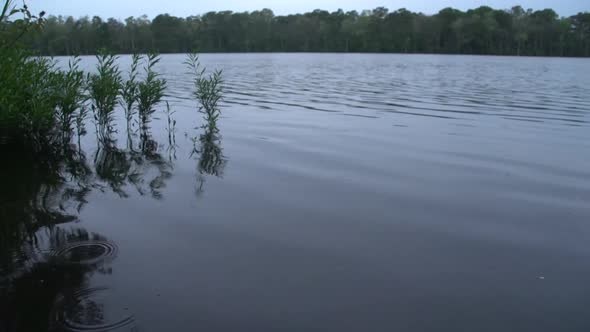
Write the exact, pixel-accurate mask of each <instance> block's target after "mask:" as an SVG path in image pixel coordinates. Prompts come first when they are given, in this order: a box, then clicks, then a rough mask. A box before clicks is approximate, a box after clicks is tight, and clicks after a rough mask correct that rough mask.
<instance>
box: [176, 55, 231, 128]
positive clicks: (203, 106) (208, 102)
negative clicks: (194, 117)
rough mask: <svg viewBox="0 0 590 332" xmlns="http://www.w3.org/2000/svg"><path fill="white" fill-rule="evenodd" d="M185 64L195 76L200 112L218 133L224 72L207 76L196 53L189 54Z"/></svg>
mask: <svg viewBox="0 0 590 332" xmlns="http://www.w3.org/2000/svg"><path fill="white" fill-rule="evenodd" d="M184 64H185V65H186V66H187V67H188V68H189V70H190V74H191V75H192V76H193V84H194V91H193V95H194V96H195V98H196V99H197V100H198V101H199V103H200V107H199V111H200V112H201V113H203V114H204V119H205V121H206V122H207V124H206V125H207V127H208V128H209V130H210V131H217V130H218V129H217V119H219V117H220V116H221V110H220V109H219V102H220V101H221V100H222V97H223V77H222V74H223V72H222V70H216V71H214V72H213V73H212V74H210V75H208V76H207V75H206V74H205V72H206V68H202V67H201V64H200V62H199V56H198V55H197V54H195V53H191V54H188V55H187V60H186V61H185V62H184Z"/></svg>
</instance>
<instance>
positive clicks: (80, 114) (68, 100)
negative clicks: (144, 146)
mask: <svg viewBox="0 0 590 332" xmlns="http://www.w3.org/2000/svg"><path fill="white" fill-rule="evenodd" d="M79 63H80V59H79V58H77V57H75V58H73V59H72V60H70V61H69V64H68V70H67V71H63V72H59V74H58V75H56V78H57V84H58V89H57V93H58V101H57V107H56V115H57V118H58V121H59V125H60V127H61V135H62V138H63V139H64V140H66V141H69V139H70V138H71V135H72V131H73V128H72V125H73V124H74V121H75V124H76V128H77V134H78V135H81V134H82V133H83V121H82V120H83V119H81V118H84V117H85V108H84V102H85V101H86V95H85V91H84V84H85V80H84V72H83V71H81V70H80V68H79Z"/></svg>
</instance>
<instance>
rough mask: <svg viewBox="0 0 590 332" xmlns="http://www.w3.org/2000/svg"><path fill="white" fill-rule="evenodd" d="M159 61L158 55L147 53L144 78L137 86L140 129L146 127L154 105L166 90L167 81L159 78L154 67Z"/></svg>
mask: <svg viewBox="0 0 590 332" xmlns="http://www.w3.org/2000/svg"><path fill="white" fill-rule="evenodd" d="M159 62H160V57H159V55H157V54H153V53H152V54H148V55H147V66H146V67H145V68H144V70H145V79H144V80H143V81H142V82H140V83H139V84H138V86H137V89H138V100H137V101H138V105H137V110H138V112H139V119H140V122H141V125H142V130H145V129H147V126H148V124H149V122H150V121H151V116H152V114H154V112H155V111H156V109H155V106H156V105H157V104H159V103H160V102H161V101H162V98H164V91H165V90H166V85H167V82H166V80H165V79H163V78H160V74H158V73H157V72H156V71H155V70H154V67H155V66H156V65H157V64H158V63H159Z"/></svg>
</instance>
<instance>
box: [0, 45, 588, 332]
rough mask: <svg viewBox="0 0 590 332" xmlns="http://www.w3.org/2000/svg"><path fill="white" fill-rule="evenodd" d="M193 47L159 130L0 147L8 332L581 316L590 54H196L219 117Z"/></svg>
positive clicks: (173, 77) (174, 60) (173, 64)
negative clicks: (211, 79)
mask: <svg viewBox="0 0 590 332" xmlns="http://www.w3.org/2000/svg"><path fill="white" fill-rule="evenodd" d="M129 60H130V59H129V57H122V58H121V61H122V62H124V61H129ZM183 60H184V56H183V55H166V56H164V57H163V58H162V63H161V65H162V72H163V73H164V74H163V75H164V76H165V78H166V79H167V81H168V82H169V84H170V87H171V88H170V90H169V92H170V96H168V97H167V98H168V101H169V102H170V112H166V111H167V109H166V108H165V105H160V108H159V109H158V112H156V113H155V114H154V117H153V121H152V122H150V125H151V128H148V130H143V129H144V128H141V127H139V126H138V124H136V123H127V121H126V119H125V118H124V114H123V112H122V111H121V112H118V113H117V114H119V118H118V119H116V121H115V122H113V126H114V128H115V129H116V130H117V131H118V132H114V133H113V134H112V135H111V137H110V138H109V140H108V142H103V143H102V144H97V142H96V137H95V133H94V130H92V128H93V126H92V123H90V122H89V123H88V124H87V126H86V128H88V129H89V133H88V134H87V135H86V136H84V137H82V138H81V139H80V140H78V138H77V137H74V138H73V139H72V141H73V142H74V143H76V144H75V145H74V146H66V147H60V148H55V147H51V146H49V147H46V151H43V152H42V153H40V154H38V155H32V154H29V153H26V152H25V151H26V149H25V148H24V147H22V146H19V145H18V144H16V143H14V142H12V143H10V144H8V143H6V144H1V145H0V149H1V151H0V152H1V155H2V156H3V157H4V156H10V158H4V159H3V162H2V163H0V177H1V179H0V180H1V181H0V183H1V184H2V185H1V186H0V219H1V221H2V222H1V223H0V270H1V272H0V276H1V277H0V292H1V294H0V306H1V307H0V331H1V332H5V331H7V332H8V331H10V332H13V331H45V330H47V328H49V327H52V328H54V329H56V330H66V331H68V330H69V331H71V330H75V331H76V330H77V331H80V330H95V331H104V330H115V331H126V330H132V329H140V330H141V331H193V330H194V331H294V332H296V331H351V332H352V331H355V332H356V331H444V332H455V331H486V332H487V331H489V332H495V331H513V330H515V329H516V330H519V331H527V332H528V331H531V332H532V331H535V332H539V331H542V332H553V331H575V332H578V331H579V332H587V331H590V328H589V327H590V318H589V317H590V315H589V314H588V313H589V311H588V308H589V307H590V303H589V299H590V298H589V297H588V294H590V286H589V285H588V282H587V281H588V280H589V279H590V265H589V264H588V262H589V261H590V247H589V246H588V239H589V238H590V225H589V223H588V220H590V204H588V197H590V181H588V179H590V172H589V170H590V158H589V157H590V145H589V144H588V142H590V131H589V130H588V127H590V121H589V119H590V117H589V116H590V75H587V73H588V70H589V68H590V66H588V60H584V59H543V58H535V59H525V58H499V57H462V56H460V57H447V56H426V55H424V56H422V55H415V56H414V55H412V56H402V55H333V54H332V55H329V54H325V55H319V54H313V55H310V54H296V55H290V54H289V55H285V54H248V55H243V54H240V55H227V54H215V55H213V54H212V55H204V56H203V57H202V61H203V63H204V64H206V65H207V67H209V68H223V69H224V73H226V75H227V76H226V81H227V85H226V87H227V89H226V90H225V91H226V94H225V95H224V97H225V99H224V101H223V102H222V104H221V106H222V107H223V111H224V112H223V117H222V118H221V122H220V124H221V125H222V132H218V131H215V130H211V128H210V127H208V126H205V127H201V125H202V124H203V123H204V122H206V121H202V120H201V114H200V113H198V109H196V105H195V101H194V99H193V98H192V97H191V93H192V89H193V84H192V82H191V78H190V77H187V76H186V75H185V74H183V73H184V72H185V71H186V69H185V68H184V66H183V65H182V61H183ZM93 61H94V60H93V58H90V57H88V58H85V59H83V61H82V64H83V65H87V66H88V67H89V68H94V64H93ZM125 66H126V64H124V63H122V64H121V68H124V67H125ZM544 68H548V69H549V70H548V71H546V70H544ZM172 111H176V113H174V114H173V115H172V116H170V117H168V114H169V113H170V114H171V113H172ZM158 117H160V119H157V118H158ZM167 118H168V119H167ZM175 120H176V121H175ZM195 127H196V128H195ZM125 128H129V130H125ZM105 143H108V144H105ZM228 160H229V161H228ZM425 317H426V318H427V319H425Z"/></svg>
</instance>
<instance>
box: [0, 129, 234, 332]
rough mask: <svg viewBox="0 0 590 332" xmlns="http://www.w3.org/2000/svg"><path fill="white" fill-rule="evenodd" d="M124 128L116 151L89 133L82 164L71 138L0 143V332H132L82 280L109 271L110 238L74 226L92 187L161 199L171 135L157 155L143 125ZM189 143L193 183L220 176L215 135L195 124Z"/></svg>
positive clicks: (123, 315)
mask: <svg viewBox="0 0 590 332" xmlns="http://www.w3.org/2000/svg"><path fill="white" fill-rule="evenodd" d="M128 130H129V132H128V133H127V142H126V144H125V147H124V148H121V147H119V146H118V145H117V141H116V140H115V139H113V138H112V137H111V136H110V133H109V135H104V133H101V134H100V135H98V136H97V138H96V142H97V143H98V144H97V148H96V151H95V152H93V156H94V157H93V158H92V159H91V160H89V159H88V158H87V152H86V151H85V150H84V149H83V147H82V145H81V144H80V140H79V138H78V145H77V146H76V145H70V144H69V143H68V144H65V145H63V146H47V147H45V150H44V151H42V153H39V154H33V153H32V152H30V150H29V149H27V148H26V147H25V146H20V145H18V144H16V143H14V144H13V142H4V143H3V144H0V149H1V150H0V153H1V154H2V155H5V156H11V159H10V162H7V163H2V164H1V165H0V173H1V174H2V176H3V178H2V180H3V185H2V186H0V216H1V220H2V223H1V224H0V331H2V332H5V331H6V332H8V331H87V330H91V331H136V330H137V326H136V323H135V318H134V316H133V314H132V311H131V309H130V308H128V307H125V306H124V305H123V304H122V300H123V299H121V298H120V297H119V296H117V293H116V292H115V291H114V290H112V289H109V288H108V287H102V286H99V287H96V286H95V285H91V283H90V282H89V279H90V278H91V277H92V276H93V275H95V274H101V275H104V276H108V275H110V274H111V273H112V267H111V263H112V262H113V261H114V260H115V259H116V257H117V254H118V246H117V244H116V243H114V242H113V241H111V240H109V239H108V238H107V237H106V236H103V235H101V234H97V233H93V232H91V231H90V230H87V229H84V228H80V227H78V226H75V224H76V223H77V222H78V221H79V218H78V215H79V213H80V212H81V211H82V210H83V208H84V207H85V205H86V204H87V203H88V197H89V196H90V195H91V194H92V193H94V192H97V193H107V192H112V193H114V194H116V195H117V196H118V197H120V198H123V199H124V198H129V197H131V196H133V194H134V193H136V194H137V195H139V196H140V197H142V196H143V197H150V198H152V199H154V200H161V199H162V198H163V191H162V189H163V188H165V186H166V182H167V181H168V180H170V179H171V178H172V177H173V174H174V160H176V156H175V155H176V152H175V150H174V149H175V145H176V142H175V141H176V138H175V132H170V133H169V135H168V143H169V145H168V148H167V151H168V153H169V155H168V157H164V156H163V155H162V153H161V152H160V151H161V148H160V147H161V144H160V143H159V142H158V141H156V140H155V139H154V138H153V137H152V136H151V135H150V133H149V128H143V130H141V131H140V134H139V135H136V133H134V132H133V131H132V129H131V128H130V127H128ZM137 136H139V137H137ZM105 137H108V139H105ZM134 139H135V140H134ZM195 142H198V145H199V147H198V149H197V147H196V145H195V150H194V151H193V154H192V155H191V156H194V157H197V159H198V161H197V169H198V174H197V181H199V182H200V183H204V178H203V175H205V174H206V175H211V176H221V175H222V174H223V167H224V166H225V164H226V163H227V159H226V158H225V157H224V156H223V154H222V149H221V135H220V134H219V131H218V130H217V129H216V130H214V131H208V130H207V129H204V133H203V134H201V135H200V136H199V138H198V139H197V140H195ZM173 156H174V158H173ZM203 190H204V186H203V185H201V186H200V191H201V192H200V193H202V191H203ZM200 193H198V194H200Z"/></svg>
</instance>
